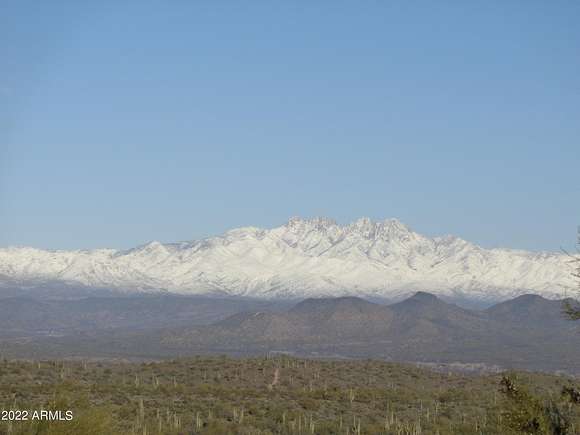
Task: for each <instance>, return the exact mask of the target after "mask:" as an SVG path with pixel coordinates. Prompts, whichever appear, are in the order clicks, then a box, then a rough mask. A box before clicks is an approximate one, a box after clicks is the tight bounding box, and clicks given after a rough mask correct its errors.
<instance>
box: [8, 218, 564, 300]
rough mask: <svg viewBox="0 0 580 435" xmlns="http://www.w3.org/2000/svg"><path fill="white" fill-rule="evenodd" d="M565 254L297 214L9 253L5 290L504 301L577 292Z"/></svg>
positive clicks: (388, 223)
mask: <svg viewBox="0 0 580 435" xmlns="http://www.w3.org/2000/svg"><path fill="white" fill-rule="evenodd" d="M570 271H571V270H570V264H569V262H568V258H567V257H566V256H565V255H562V254H557V253H531V252H526V251H516V250H507V249H490V250H486V249H483V248H480V247H478V246H476V245H474V244H471V243H469V242H466V241H465V240H462V239H459V238H457V237H452V236H446V237H435V238H429V237H425V236H422V235H421V234H418V233H416V232H414V231H412V230H410V229H409V228H408V227H407V226H405V225H403V224H402V223H401V222H399V221H397V220H395V219H390V220H385V221H383V222H372V221H371V220H369V219H367V218H361V219H359V220H357V221H356V222H354V223H352V224H349V225H345V226H341V225H338V224H336V223H335V222H334V221H332V220H330V219H325V218H316V219H300V218H292V219H290V221H289V222H288V223H287V224H286V225H283V226H280V227H278V228H274V229H271V230H264V229H259V228H253V227H248V228H239V229H235V230H231V231H228V232H227V233H225V234H223V235H221V236H217V237H210V238H207V239H203V240H199V241H192V242H183V243H170V244H161V243H159V242H152V243H149V244H147V245H143V246H140V247H137V248H134V249H131V250H128V251H117V250H111V249H99V250H91V251H43V250H38V249H33V248H6V249H0V284H2V283H3V284H5V285H11V286H15V285H16V286H41V285H46V284H51V285H55V284H63V285H64V284H66V285H75V286H84V287H98V288H109V289H118V290H123V291H157V290H165V291H170V292H175V293H183V294H216V293H218V294H227V295H236V296H253V297H261V298H263V297H266V298H293V297H304V296H321V295H325V296H339V295H347V294H349V295H364V296H380V297H386V298H398V297H402V296H405V295H408V294H409V293H411V292H415V291H418V290H426V291H429V292H432V293H435V294H438V295H443V296H460V297H467V298H471V299H478V300H501V299H506V298H511V297H514V296H517V295H519V294H523V293H530V292H532V293H538V294H541V295H543V296H546V297H560V296H562V295H564V294H565V293H566V292H568V293H572V292H573V290H574V288H575V287H574V286H575V283H574V280H573V277H572V276H571V275H570Z"/></svg>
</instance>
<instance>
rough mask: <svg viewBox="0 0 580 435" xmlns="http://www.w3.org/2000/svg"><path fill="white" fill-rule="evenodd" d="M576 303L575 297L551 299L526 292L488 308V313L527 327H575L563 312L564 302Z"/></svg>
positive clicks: (492, 316) (490, 316) (497, 319)
mask: <svg viewBox="0 0 580 435" xmlns="http://www.w3.org/2000/svg"><path fill="white" fill-rule="evenodd" d="M566 302H568V303H570V304H575V301H574V300H573V299H570V298H568V299H564V300H549V299H546V298H543V297H542V296H539V295H533V294H526V295H522V296H518V297H516V298H514V299H511V300H509V301H505V302H500V303H499V304H496V305H494V306H492V307H490V308H488V309H487V310H485V313H486V315H487V316H488V317H489V318H490V319H492V320H494V321H498V322H503V323H509V324H513V325H516V326H520V327H526V328H534V329H537V328H546V327H547V326H551V327H558V326H560V327H563V328H564V329H567V328H568V327H574V323H573V322H571V321H570V320H568V319H567V318H566V316H565V315H564V313H563V308H564V303H566Z"/></svg>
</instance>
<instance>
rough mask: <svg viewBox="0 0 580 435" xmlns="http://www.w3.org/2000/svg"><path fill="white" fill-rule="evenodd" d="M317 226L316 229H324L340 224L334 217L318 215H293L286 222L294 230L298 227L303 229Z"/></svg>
mask: <svg viewBox="0 0 580 435" xmlns="http://www.w3.org/2000/svg"><path fill="white" fill-rule="evenodd" d="M308 226H310V227H315V228H316V229H319V230H324V229H327V228H329V227H335V226H338V224H337V223H336V221H335V220H334V219H330V218H327V217H322V216H316V217H313V218H308V219H305V218H301V217H299V216H293V217H291V218H290V219H288V222H287V223H286V225H285V227H286V228H289V229H292V230H297V229H303V228H304V227H308Z"/></svg>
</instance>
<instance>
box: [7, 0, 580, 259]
mask: <svg viewBox="0 0 580 435" xmlns="http://www.w3.org/2000/svg"><path fill="white" fill-rule="evenodd" d="M579 22H580V2H577V1H566V0H562V1H558V2H547V1H539V0H537V1H536V0H529V1H527V0H526V1H524V0H520V1H516V0H514V1H510V2H505V1H499V0H498V1H493V0H492V1H487V2H459V1H445V0H443V1H439V2H432V1H413V2H408V1H392V2H379V1H370V0H369V1H363V2H356V1H338V2H330V1H317V2H306V1H304V2H300V1H298V2H282V1H247V2H237V1H222V2H211V1H199V2H186V1H157V2H154V1H134V2H132V1H123V2H117V1H110V2H108V1H99V2H73V1H70V2H65V1H52V2H28V1H12V0H7V1H4V2H2V5H1V6H0V247H4V246H33V247H38V248H46V249H81V248H98V247H111V248H129V247H132V246H136V245H139V244H142V243H145V242H148V241H150V240H159V241H162V242H171V241H181V240H191V239H197V238H201V237H205V236H210V235H215V234H219V233H222V232H223V231H225V230H228V229H231V228H236V227H241V226H258V227H275V226H278V225H281V224H284V223H285V222H286V221H287V220H288V218H289V217H291V216H302V217H313V216H326V217H331V218H334V219H336V220H337V221H338V222H339V223H348V222H350V221H353V220H355V219H356V218H358V217H361V216H368V217H370V218H372V219H385V218H397V219H399V220H401V221H402V222H404V223H406V224H407V225H409V226H410V227H411V228H413V229H414V230H416V231H417V232H420V233H422V234H426V235H430V236H434V235H443V234H455V235H458V236H460V237H462V238H464V239H467V240H470V241H472V242H475V243H478V244H480V245H481V246H484V247H510V248H521V249H529V250H547V251H557V250H559V249H560V248H561V247H565V248H568V249H570V248H573V247H574V242H575V239H576V229H577V226H578V225H579V224H580V176H579V175H580V169H579V168H580V26H579V25H578V23H579Z"/></svg>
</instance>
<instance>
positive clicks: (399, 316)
mask: <svg viewBox="0 0 580 435" xmlns="http://www.w3.org/2000/svg"><path fill="white" fill-rule="evenodd" d="M389 308H390V309H391V310H392V311H393V313H394V314H395V320H394V322H393V328H392V330H391V331H390V333H391V334H392V335H394V336H397V337H399V338H403V337H406V338H425V337H430V338H431V339H435V338H440V339H445V338H449V337H455V336H458V335H460V336H464V335H466V334H473V333H484V332H486V331H488V330H489V327H490V325H489V322H488V321H487V319H486V317H485V314H484V313H481V312H479V311H475V310H468V309H465V308H461V307H459V306H457V305H455V304H450V303H447V302H444V301H442V300H441V299H439V298H438V297H437V296H435V295H433V294H431V293H426V292H417V293H416V294H415V295H413V296H411V297H410V298H408V299H405V300H404V301H402V302H398V303H396V304H393V305H389Z"/></svg>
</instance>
